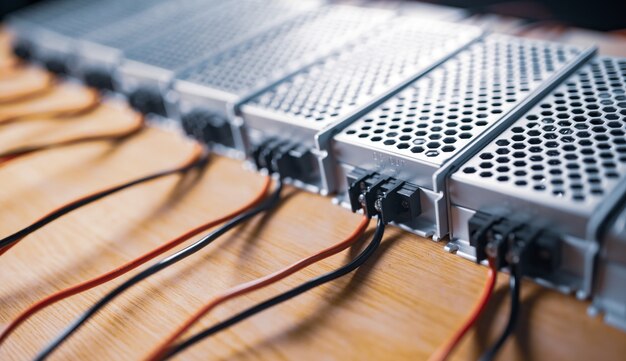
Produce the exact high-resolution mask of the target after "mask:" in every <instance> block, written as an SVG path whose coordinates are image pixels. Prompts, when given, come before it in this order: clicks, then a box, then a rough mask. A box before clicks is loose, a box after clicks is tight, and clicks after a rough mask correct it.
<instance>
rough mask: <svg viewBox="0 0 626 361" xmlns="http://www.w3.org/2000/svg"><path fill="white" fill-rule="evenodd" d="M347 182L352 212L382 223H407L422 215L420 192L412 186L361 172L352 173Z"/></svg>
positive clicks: (382, 176) (358, 169) (375, 174)
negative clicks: (381, 220) (379, 218)
mask: <svg viewBox="0 0 626 361" xmlns="http://www.w3.org/2000/svg"><path fill="white" fill-rule="evenodd" d="M347 181H348V185H349V188H348V197H349V199H350V206H351V208H352V211H353V212H356V211H357V210H359V209H363V210H364V212H365V213H366V214H367V215H368V216H373V215H376V214H379V215H381V217H382V218H383V221H384V222H385V223H389V222H395V223H407V222H410V221H411V220H414V219H415V218H417V216H419V214H420V213H421V205H420V196H419V188H418V187H417V186H416V185H414V184H411V183H408V182H404V181H401V180H398V179H395V178H393V177H388V176H384V175H381V174H379V173H371V172H367V171H365V170H363V169H360V168H355V169H353V170H352V171H351V172H350V173H349V174H348V176H347Z"/></svg>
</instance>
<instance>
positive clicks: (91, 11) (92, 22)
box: [26, 0, 165, 38]
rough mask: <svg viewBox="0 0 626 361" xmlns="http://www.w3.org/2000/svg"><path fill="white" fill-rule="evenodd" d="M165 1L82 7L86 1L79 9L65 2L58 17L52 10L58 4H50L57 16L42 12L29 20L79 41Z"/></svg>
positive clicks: (115, 1) (136, 0) (117, 1)
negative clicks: (89, 33)
mask: <svg viewBox="0 0 626 361" xmlns="http://www.w3.org/2000/svg"><path fill="white" fill-rule="evenodd" d="M163 1H165V0H133V1H128V0H112V1H91V2H89V5H83V3H84V2H80V3H79V4H77V6H69V5H65V6H63V4H62V3H58V5H61V6H63V7H64V8H65V9H66V10H65V12H63V13H61V14H58V9H54V10H53V9H52V7H53V6H56V5H57V4H50V12H51V13H52V12H54V13H56V14H57V16H49V14H43V13H42V14H41V15H35V16H32V17H31V16H29V17H26V19H27V21H29V22H32V23H33V24H36V25H38V26H41V27H43V28H44V29H46V30H49V31H53V32H56V33H58V34H61V35H64V36H68V37H72V38H78V37H81V36H83V35H85V34H86V33H87V32H90V31H92V30H95V29H98V28H101V27H103V26H107V25H109V24H111V23H115V22H117V21H119V20H121V19H124V18H126V17H130V16H133V15H135V14H138V13H140V12H142V11H145V10H146V9H148V8H150V7H152V6H155V5H158V4H159V3H162V2H163Z"/></svg>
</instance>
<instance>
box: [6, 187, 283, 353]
mask: <svg viewBox="0 0 626 361" xmlns="http://www.w3.org/2000/svg"><path fill="white" fill-rule="evenodd" d="M271 183H272V181H271V178H270V177H266V179H265V182H264V184H263V187H262V188H261V190H260V191H259V193H257V194H256V195H255V196H254V198H252V199H251V200H250V201H248V202H247V203H246V204H245V205H243V206H241V207H239V208H238V209H236V210H234V211H232V212H230V213H228V214H226V215H224V216H221V217H219V218H217V219H214V220H212V221H210V222H208V223H205V224H202V225H200V226H198V227H196V228H194V229H192V230H190V231H188V232H185V233H184V234H182V235H180V236H178V237H176V238H174V239H172V240H171V241H168V242H166V243H164V244H163V245H161V246H159V247H157V248H155V249H153V250H152V251H150V252H148V253H146V254H144V255H142V256H140V257H138V258H136V259H134V260H131V261H129V262H127V263H125V264H123V265H121V266H119V267H117V268H115V269H113V270H111V271H109V272H107V273H105V274H102V275H100V276H98V277H95V278H92V279H90V280H87V281H84V282H81V283H79V284H77V285H74V286H71V287H68V288H65V289H63V290H60V291H58V292H55V293H53V294H51V295H49V296H47V297H45V298H43V299H42V300H40V301H38V302H36V303H34V304H33V305H31V306H30V307H28V308H27V309H26V310H24V311H22V312H21V313H20V314H19V315H18V316H17V317H15V318H14V319H13V320H12V321H11V322H10V323H9V324H8V325H7V326H6V327H5V328H4V329H3V330H2V332H0V345H2V343H3V342H4V341H5V340H6V338H7V337H9V335H10V334H11V333H12V332H13V331H14V330H15V329H16V328H17V327H19V326H20V325H21V324H22V323H24V322H25V321H26V320H27V319H29V318H30V317H31V316H33V315H34V314H36V313H37V312H39V311H41V310H42V309H44V308H46V307H48V306H50V305H52V304H54V303H57V302H59V301H61V300H64V299H66V298H68V297H71V296H74V295H76V294H78V293H81V292H85V291H87V290H90V289H92V288H94V287H97V286H99V285H101V284H103V283H106V282H109V281H111V280H113V279H115V278H117V277H120V276H122V275H124V274H126V273H128V272H130V271H131V270H133V269H135V268H137V267H139V266H141V265H142V264H144V263H146V262H148V261H149V260H151V259H153V258H155V257H157V256H159V255H161V254H163V253H165V252H167V251H169V250H171V249H172V248H174V247H176V246H178V245H179V244H181V243H182V242H184V241H186V240H188V239H189V238H191V237H194V236H196V235H198V234H199V233H201V232H204V231H206V230H208V229H209V228H213V227H215V226H217V225H218V224H221V223H224V222H226V221H227V220H229V219H231V218H234V217H236V216H238V215H240V214H241V213H243V212H245V211H247V210H249V209H250V208H252V207H254V206H256V205H257V204H258V203H259V202H261V201H262V200H263V198H265V196H266V194H267V191H268V190H269V187H270V185H271Z"/></svg>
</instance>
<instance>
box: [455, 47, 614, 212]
mask: <svg viewBox="0 0 626 361" xmlns="http://www.w3.org/2000/svg"><path fill="white" fill-rule="evenodd" d="M625 174H626V59H615V58H600V59H596V60H594V61H593V62H592V63H590V64H588V65H586V66H585V67H584V68H582V69H581V70H579V71H578V72H577V73H576V74H575V75H573V76H572V77H570V78H569V79H568V80H567V81H565V82H564V84H562V85H560V86H559V87H558V88H557V89H555V90H554V91H553V92H552V93H551V94H550V95H548V96H547V97H546V98H545V99H543V100H542V101H541V102H540V103H538V104H537V105H536V106H535V107H534V108H533V109H531V110H530V111H529V112H527V113H526V114H525V115H524V116H523V117H522V118H521V119H519V120H518V121H517V122H516V123H514V124H512V125H511V126H510V127H509V128H508V129H507V130H506V131H505V132H503V133H502V134H501V135H500V136H498V138H497V139H495V140H494V141H493V142H491V143H490V144H488V145H487V146H486V147H485V148H484V149H483V150H482V151H481V152H480V153H479V154H477V155H476V156H475V157H473V158H472V159H470V160H469V161H468V162H467V163H466V164H464V166H463V167H462V169H461V170H460V171H459V172H457V173H455V174H454V179H455V180H458V181H468V182H473V183H476V182H479V183H480V184H481V186H482V187H485V188H487V189H490V188H493V187H498V192H502V193H510V194H514V195H517V196H521V197H525V196H524V195H527V197H526V198H529V197H531V198H532V197H544V198H545V197H548V199H550V200H551V201H549V202H551V204H552V205H554V206H558V207H562V208H566V209H569V210H577V211H580V213H588V212H590V211H592V210H593V209H594V207H595V206H596V205H598V204H599V203H600V202H601V201H602V199H603V197H605V196H606V195H607V194H609V193H610V192H611V190H612V189H613V188H614V187H615V185H616V184H617V182H618V181H619V180H620V179H623V178H624V175H625Z"/></svg>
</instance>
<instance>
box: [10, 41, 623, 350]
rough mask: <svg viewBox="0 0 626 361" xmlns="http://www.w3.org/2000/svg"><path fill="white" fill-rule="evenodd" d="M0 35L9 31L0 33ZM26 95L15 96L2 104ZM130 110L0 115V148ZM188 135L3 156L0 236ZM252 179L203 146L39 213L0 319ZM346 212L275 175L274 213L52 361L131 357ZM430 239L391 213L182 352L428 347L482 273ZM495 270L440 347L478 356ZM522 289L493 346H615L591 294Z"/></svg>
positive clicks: (94, 124) (110, 314)
mask: <svg viewBox="0 0 626 361" xmlns="http://www.w3.org/2000/svg"><path fill="white" fill-rule="evenodd" d="M0 43H2V44H5V43H6V41H5V40H4V37H1V38H0ZM618 48H619V46H618ZM3 54H4V53H3ZM9 73H10V74H9ZM9 73H3V74H2V77H1V78H2V79H0V91H1V92H2V93H1V94H0V97H1V96H2V95H6V94H10V93H11V91H18V90H20V89H21V90H22V91H24V89H25V88H28V87H36V86H37V84H38V82H37V81H36V76H35V75H33V73H32V72H30V73H28V74H26V73H25V71H21V72H19V73H13V72H9ZM39 76H41V77H43V76H45V75H44V74H43V73H39ZM29 77H30V78H29ZM56 91H64V92H66V93H64V94H66V95H65V96H63V99H65V101H68V99H71V100H72V101H75V102H81V101H83V102H84V101H85V99H86V93H85V90H84V89H82V88H75V87H68V86H67V85H65V88H63V89H61V90H59V89H57V90H56ZM67 92H70V93H71V94H74V95H71V96H70V95H67ZM72 92H73V93H72ZM48 96H50V95H48ZM54 99H56V98H55V97H54V96H51V98H50V100H49V102H48V103H46V104H47V106H51V107H54V106H55V104H58V101H57V100H54ZM39 101H40V102H41V100H39ZM31 106H32V105H31V104H30V103H22V104H20V105H19V106H17V110H16V106H13V108H12V111H13V112H16V111H20V109H21V111H24V110H26V111H27V110H28V109H30V108H29V107H31ZM40 106H44V105H41V104H40ZM6 109H8V107H7V105H0V117H1V116H2V114H4V113H3V111H6ZM132 116H133V113H132V112H130V111H129V110H128V109H127V108H126V107H125V106H124V105H120V104H111V103H109V104H107V105H106V106H105V107H103V108H101V109H99V110H98V111H96V112H94V113H93V114H91V115H89V116H84V117H80V118H77V119H70V120H68V119H65V120H60V119H58V120H50V119H35V120H31V121H28V122H21V123H18V124H14V125H11V126H3V127H0V151H2V150H6V149H9V148H11V147H14V146H17V145H20V144H32V143H33V142H39V141H45V140H51V139H62V138H64V137H68V136H72V135H76V134H77V133H80V132H85V133H80V134H87V133H89V132H91V133H93V132H98V131H102V130H105V129H107V130H111V129H114V128H116V127H123V126H126V124H127V123H128V122H129V121H130V119H131V118H132ZM191 149H192V145H191V143H190V142H189V141H187V140H184V139H183V138H182V137H181V136H180V135H177V134H174V133H171V132H166V131H163V130H159V129H154V128H151V129H147V130H146V131H144V132H143V133H141V134H140V135H138V136H135V137H133V138H132V139H129V140H127V141H125V142H121V143H119V144H110V143H107V142H97V143H91V144H84V145H78V146H72V147H67V148H64V149H57V150H51V151H46V152H42V153H39V154H35V155H31V156H27V157H25V158H23V159H17V160H15V161H13V162H10V163H7V164H5V165H4V166H2V167H0V206H1V207H2V208H1V210H0V212H1V214H2V215H1V216H0V234H1V235H7V234H10V233H12V232H14V231H15V230H17V229H19V228H21V227H23V226H25V225H27V224H29V223H30V222H32V221H33V220H35V219H36V218H37V217H38V216H41V215H42V214H43V213H44V212H47V211H49V210H51V209H52V208H54V207H55V206H58V205H60V204H63V203H64V202H67V201H69V200H71V199H73V198H75V197H77V196H79V195H82V194H85V193H87V192H91V191H94V190H98V189H100V188H102V187H105V186H108V185H112V184H116V183H119V182H122V181H124V180H130V179H132V178H135V177H138V176H140V175H144V174H147V173H151V172H154V171H157V170H161V169H163V168H167V167H172V166H175V165H177V164H179V163H181V162H183V161H184V160H185V159H186V158H187V157H188V156H189V154H190V151H191ZM262 182H263V178H262V176H260V175H257V174H255V173H253V172H251V171H249V170H245V169H244V168H243V167H242V165H241V162H239V161H235V160H230V159H225V158H221V157H217V156H215V157H213V158H212V159H211V162H210V163H209V165H208V167H207V169H206V171H205V172H204V173H202V174H199V175H197V176H195V177H194V176H190V177H186V178H181V177H179V176H170V177H167V178H165V179H162V180H158V181H154V182H151V183H149V184H145V185H141V186H138V187H135V188H132V189H129V190H127V191H124V192H122V193H119V194H116V195H114V196H111V197H109V198H106V199H105V200H102V201H100V202H97V203H95V204H93V205H90V206H88V207H85V208H82V209H80V210H78V211H75V212H73V213H71V214H70V215H68V216H66V217H64V218H62V219H60V220H58V221H56V222H54V223H52V224H50V225H48V226H46V227H44V228H43V229H42V230H40V231H38V232H36V233H35V234H33V235H31V236H29V237H27V238H26V239H24V240H23V241H22V242H21V243H20V244H19V245H18V246H16V247H14V248H13V249H12V250H11V251H10V252H8V253H7V254H5V255H4V256H2V260H1V261H0V272H1V274H2V275H3V277H2V282H1V283H0V304H1V305H2V307H1V309H0V323H5V322H8V320H10V319H11V318H12V317H14V316H15V315H16V314H17V313H18V312H19V311H21V310H22V309H24V308H25V307H27V306H28V305H30V304H31V303H32V302H35V301H37V300H39V299H41V298H42V297H44V296H46V295H48V294H50V293H52V292H54V291H56V290H59V289H61V288H64V287H66V286H70V285H73V284H75V283H77V282H79V281H82V280H85V279H88V278H91V277H94V276H96V275H99V274H101V273H103V272H105V271H107V270H110V269H111V268H113V267H115V266H117V265H120V264H122V263H124V262H125V261H128V260H130V259H132V258H134V257H136V256H138V255H140V254H143V253H144V252H146V251H148V250H150V249H152V248H154V247H156V246H158V245H159V244H161V243H163V242H164V241H166V240H168V239H170V238H173V237H175V236H176V235H178V234H181V233H183V232H185V231H186V230H187V229H189V228H191V227H194V226H196V225H198V224H200V223H202V222H204V221H207V220H210V219H212V218H214V217H217V216H219V215H221V214H224V213H226V212H228V211H230V210H233V209H235V208H237V207H238V206H240V205H242V204H243V203H245V202H246V201H247V200H248V199H249V198H250V197H252V195H253V194H254V193H255V192H257V191H258V189H259V188H260V186H261V184H262ZM359 219H360V216H358V215H354V214H352V213H350V212H349V211H347V210H345V209H343V208H339V207H337V206H335V205H333V204H331V202H330V200H329V199H328V198H325V197H322V196H319V195H313V194H307V193H305V192H302V191H297V190H295V189H293V188H287V190H286V191H285V197H284V200H283V201H282V202H281V204H280V207H279V208H278V209H276V210H275V211H274V212H271V213H270V214H268V215H266V216H263V217H257V218H255V219H254V220H253V221H251V222H249V223H248V224H246V225H245V226H242V227H240V228H238V229H236V230H234V231H232V232H229V233H228V234H227V235H226V236H224V237H222V239H220V240H219V241H217V242H215V243H214V244H213V245H211V246H209V247H208V248H207V249H205V250H203V251H201V252H200V253H199V254H196V255H194V256H193V257H191V258H189V259H187V260H185V261H183V262H180V263H179V264H177V265H175V266H173V267H171V268H170V269H167V270H165V271H164V272H162V273H160V274H158V275H156V276H154V277H152V278H150V279H149V280H147V281H145V282H143V283H142V284H140V285H139V286H137V287H135V288H133V289H131V290H130V291H129V292H126V293H125V294H123V295H122V296H121V297H119V299H117V300H116V301H115V302H113V303H112V304H110V305H109V306H108V307H106V308H105V310H104V311H103V312H101V313H99V314H98V315H97V316H96V317H95V318H94V319H93V320H92V321H91V322H89V323H88V324H87V325H86V327H84V328H82V329H81V330H80V331H79V332H78V333H76V334H75V335H74V336H72V337H71V338H70V340H69V341H68V342H67V343H66V344H64V345H63V346H62V347H61V348H60V349H59V350H58V351H57V352H56V353H55V354H54V355H53V356H54V357H53V359H58V360H64V359H88V360H127V359H138V358H141V357H143V356H145V355H146V354H147V353H148V351H149V350H150V349H151V348H152V347H153V346H154V344H155V343H156V342H157V341H159V340H161V339H162V338H163V337H165V336H166V335H168V334H169V333H170V332H171V331H172V330H173V329H174V328H175V327H176V326H177V325H179V324H180V323H181V322H182V321H183V320H184V319H186V317H187V316H189V315H190V314H191V313H192V312H193V311H194V310H195V309H196V308H198V307H199V306H200V305H202V304H204V303H205V302H206V301H207V300H209V299H210V298H211V297H212V295H215V294H216V293H218V292H220V291H222V290H224V289H226V288H228V287H230V286H233V285H236V284H238V283H241V282H244V281H247V280H251V279H254V278H257V277H259V276H262V275H265V274H268V273H270V272H272V271H275V270H277V269H279V268H282V267H284V266H286V265H288V264H291V263H292V262H294V261H296V260H298V259H300V258H302V257H304V256H307V255H309V254H311V253H313V252H315V251H317V250H319V249H321V248H324V247H326V246H329V245H331V244H333V243H335V242H338V241H339V240H340V239H342V238H343V237H345V236H347V235H348V234H349V233H350V232H351V231H352V229H353V228H354V227H355V226H356V225H357V223H358V222H359ZM370 232H371V228H370ZM370 234H371V233H370ZM197 238H198V237H196V238H195V239H197ZM362 246H363V244H362V243H360V244H359V245H358V247H356V248H355V249H352V250H350V251H349V252H344V254H341V255H338V256H335V257H333V258H331V259H329V260H326V261H323V262H321V263H320V264H317V265H314V266H311V267H309V268H307V269H306V270H304V271H303V272H300V273H298V274H296V275H294V276H292V277H289V278H288V279H286V280H285V281H284V282H281V283H279V284H277V285H274V286H271V287H268V288H267V289H264V290H262V291H258V292H255V293H253V294H251V295H249V296H245V297H242V298H240V299H237V300H235V301H232V302H228V303H227V304H225V305H222V306H220V307H218V308H217V309H216V310H215V311H214V312H212V313H211V314H209V315H208V316H207V317H205V318H203V319H202V322H200V324H199V325H197V327H194V328H193V331H198V330H200V329H201V328H204V327H206V326H208V325H212V324H214V323H215V322H217V321H219V320H222V319H225V318H227V317H228V316H229V315H232V314H234V313H235V312H238V311H240V310H243V309H245V308H247V307H249V306H250V305H252V304H253V303H256V302H258V301H261V300H264V299H266V298H268V297H270V296H272V295H275V294H277V293H279V292H282V291H284V290H287V289H288V288H291V287H293V286H294V285H297V284H299V283H301V282H303V281H304V280H307V279H309V278H311V277H314V276H316V275H319V274H321V273H323V272H327V271H329V270H331V269H333V268H335V267H337V266H339V265H341V264H343V263H345V262H347V261H348V260H349V259H351V257H353V256H354V255H355V254H356V253H357V252H358V251H359V250H360V248H361V247H362ZM443 246H444V244H443V243H435V242H433V241H431V240H426V239H422V238H420V237H417V236H414V235H411V234H408V233H406V232H402V231H400V230H398V229H396V228H393V227H389V228H388V230H387V232H386V235H385V238H384V240H383V243H382V246H381V248H380V250H379V251H378V253H377V254H376V255H375V256H374V257H373V258H372V259H371V260H370V261H369V262H368V263H367V264H366V265H365V266H363V267H362V268H361V269H359V270H358V271H357V272H355V273H354V274H351V275H349V276H347V277H345V278H343V279H341V280H339V281H336V282H333V283H332V284H328V285H325V286H323V287H320V288H318V289H315V290H313V291H311V292H309V293H307V294H306V295H302V296H300V297H298V298H296V299H294V300H291V301H289V302H287V303H285V304H282V305H280V306H278V307H275V308H273V309H271V310H268V311H266V312H263V313H262V314H260V315H257V316H255V317H253V318H251V319H249V320H247V321H245V322H243V323H241V324H239V325H237V326H235V327H232V328H230V329H228V330H226V331H224V332H221V333H220V334H218V335H217V336H215V337H213V338H211V339H208V340H206V341H204V342H202V343H199V344H198V345H196V346H194V347H193V348H191V349H189V350H188V351H187V352H185V353H183V354H181V356H180V358H181V359H189V360H206V359H214V360H227V359H228V360H293V359H297V360H387V359H388V360H421V359H425V358H427V357H428V356H429V355H430V354H431V353H432V352H433V350H435V349H436V348H437V347H438V346H439V345H440V344H441V343H442V342H443V341H444V340H446V339H447V338H448V337H449V335H450V334H451V333H452V332H453V330H455V329H456V328H457V327H458V326H459V324H460V323H461V322H462V320H463V319H464V317H465V316H466V315H467V313H468V311H469V309H470V308H471V307H472V305H473V304H474V302H475V300H476V299H477V297H478V294H479V292H480V290H481V288H482V286H483V283H484V279H485V274H486V269H485V268H484V267H479V266H477V265H475V264H473V263H471V262H469V261H466V260H463V259H461V258H460V257H457V256H454V255H451V254H448V253H446V252H445V251H444V250H443ZM179 248H180V247H179ZM143 268H145V266H144V267H142V268H141V269H143ZM128 277H129V276H128V275H126V276H124V277H121V278H120V279H118V280H115V281H113V282H109V283H108V284H106V285H103V286H100V287H97V288H95V289H93V290H91V291H88V292H85V293H84V294H80V295H77V296H74V297H72V298H70V299H68V300H65V301H63V302H60V303H58V304H56V305H54V306H52V307H50V308H49V309H46V310H45V311H43V312H41V313H40V314H38V315H36V316H35V317H33V318H32V319H31V320H30V321H28V322H27V323H26V324H24V325H23V326H22V327H20V328H19V329H18V330H17V331H16V332H15V333H14V334H13V335H12V336H11V337H10V339H8V341H7V342H6V343H5V344H4V345H3V346H2V347H1V348H0V359H2V360H25V359H30V358H32V357H33V356H34V355H35V353H36V352H37V350H39V349H40V348H41V347H42V346H43V345H45V344H46V343H47V342H48V341H50V340H51V339H52V338H53V337H54V336H55V335H56V334H58V332H59V331H60V330H62V329H63V328H64V327H65V326H66V325H67V324H68V323H69V322H70V321H71V320H73V319H74V318H75V317H76V316H78V315H79V314H80V313H82V312H83V311H84V310H85V309H86V308H87V307H89V306H90V305H92V304H93V303H94V302H95V301H96V300H97V299H98V298H99V297H101V296H103V295H104V294H105V293H106V292H108V291H109V290H111V289H112V288H113V287H115V286H116V285H118V284H120V283H121V282H122V281H124V280H126V279H128ZM507 282H508V276H507V275H505V274H500V275H499V280H498V287H497V289H496V291H495V296H494V297H493V299H492V301H491V302H490V303H489V307H488V310H487V312H486V313H485V315H484V317H482V318H481V320H480V322H479V325H478V327H476V329H475V330H473V331H472V332H471V333H470V334H469V336H468V337H466V339H465V340H464V342H463V343H462V345H461V347H460V348H459V349H458V351H457V352H456V353H455V354H454V357H453V359H457V360H466V359H476V358H477V356H478V355H479V354H480V352H481V350H483V349H484V348H485V347H486V345H489V344H490V343H491V342H492V341H493V340H494V338H495V336H496V335H497V334H498V333H499V332H500V330H501V329H502V327H503V326H504V324H505V322H506V315H507V308H508V287H507V286H506V285H507ZM522 294H523V312H522V314H521V317H520V324H519V328H518V330H517V333H516V335H515V337H512V338H511V339H510V340H509V342H508V343H507V344H506V346H505V348H504V349H503V352H502V354H501V357H500V359H502V360H529V359H536V360H620V359H624V357H625V355H626V333H624V332H621V331H618V330H616V329H614V328H611V327H609V326H606V325H605V324H604V323H603V322H602V321H601V320H600V319H598V318H591V317H589V316H587V314H586V308H587V306H588V302H583V301H579V300H576V299H575V298H574V297H573V296H570V295H563V294H559V293H557V292H554V291H551V290H547V289H544V288H542V287H539V286H537V285H535V284H533V283H531V282H525V283H524V285H523V292H522Z"/></svg>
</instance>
